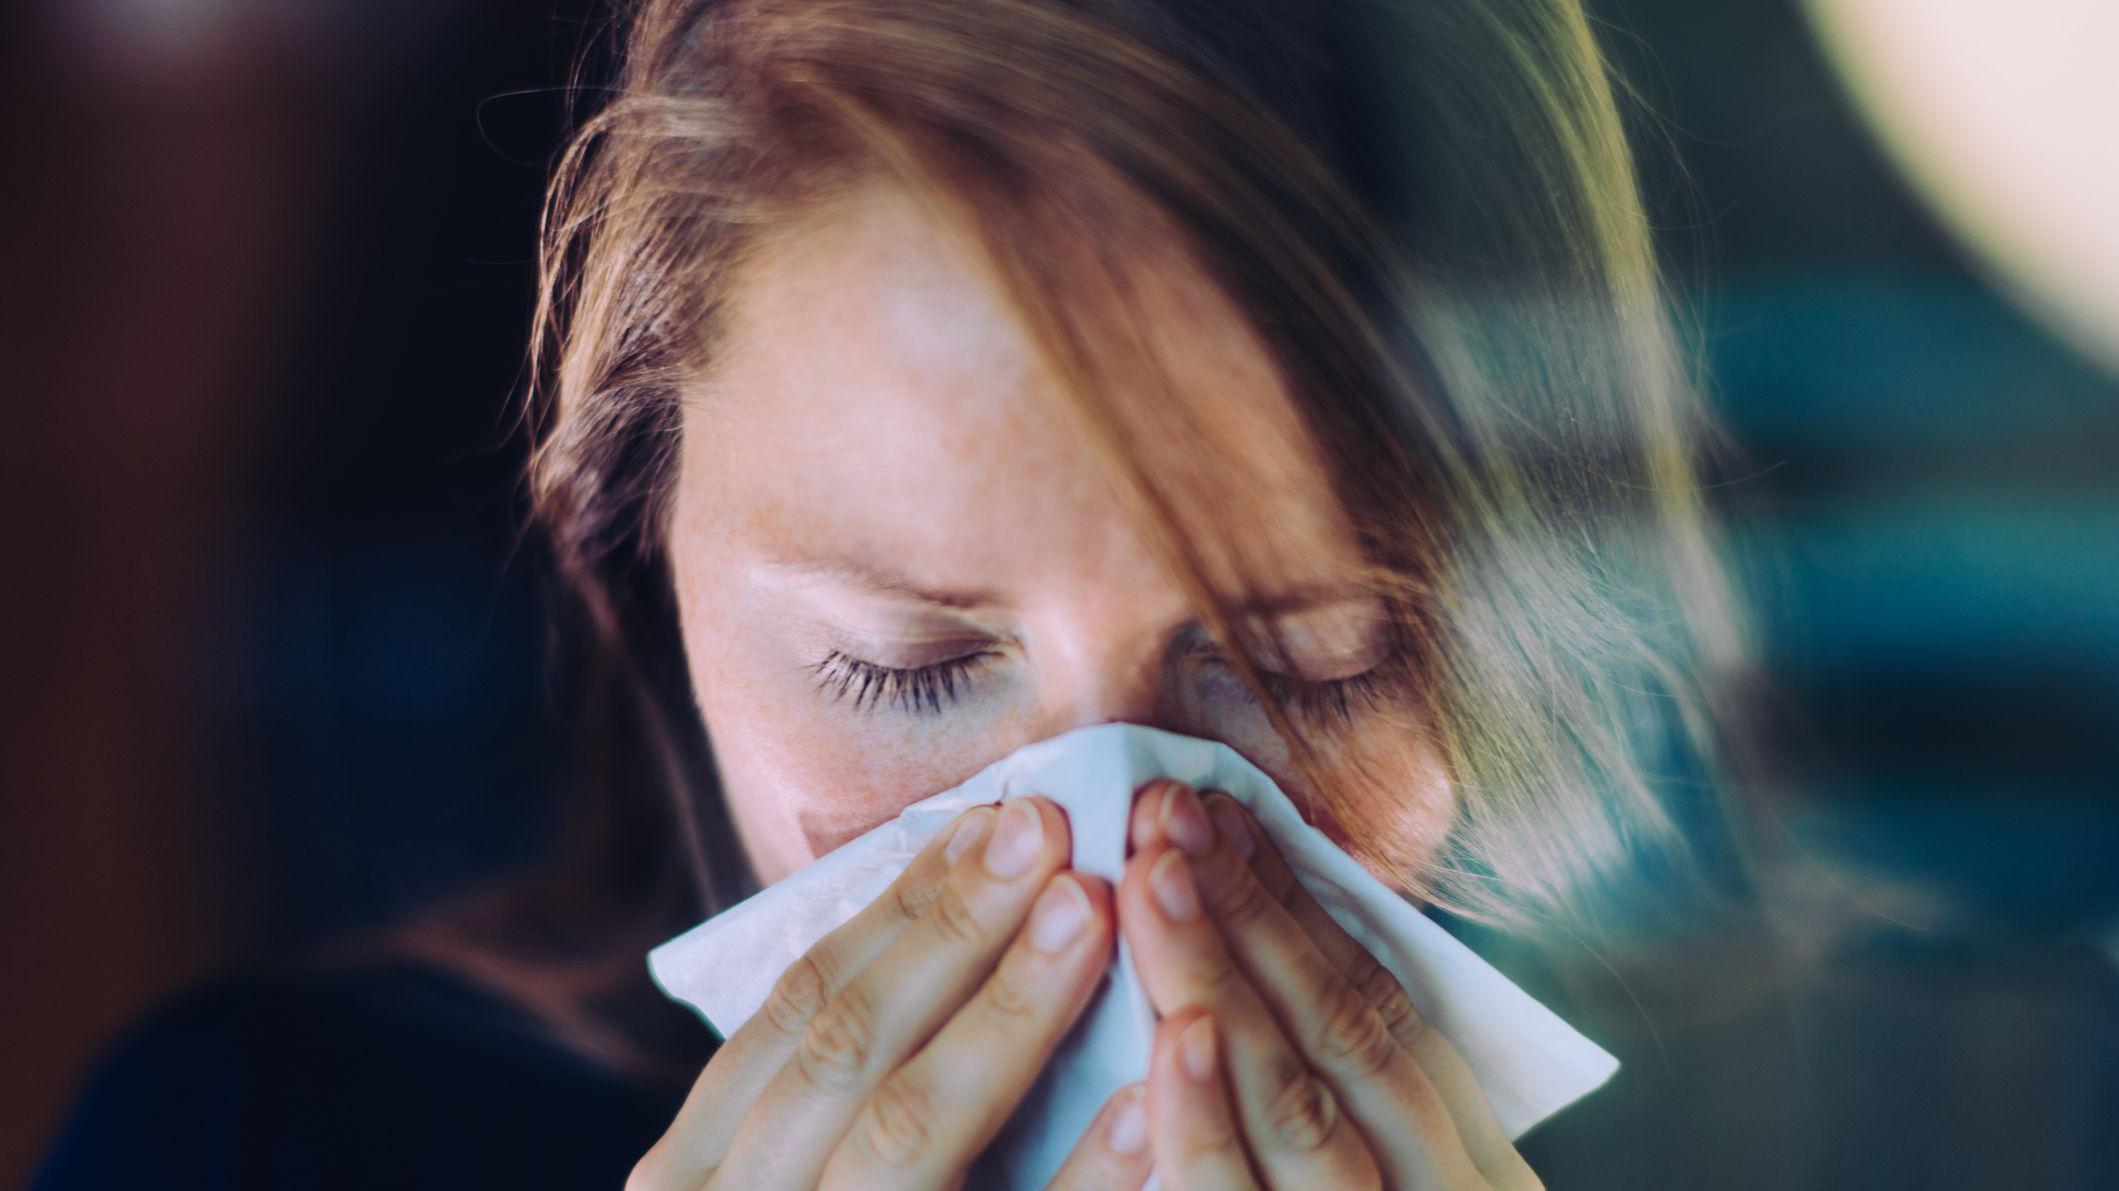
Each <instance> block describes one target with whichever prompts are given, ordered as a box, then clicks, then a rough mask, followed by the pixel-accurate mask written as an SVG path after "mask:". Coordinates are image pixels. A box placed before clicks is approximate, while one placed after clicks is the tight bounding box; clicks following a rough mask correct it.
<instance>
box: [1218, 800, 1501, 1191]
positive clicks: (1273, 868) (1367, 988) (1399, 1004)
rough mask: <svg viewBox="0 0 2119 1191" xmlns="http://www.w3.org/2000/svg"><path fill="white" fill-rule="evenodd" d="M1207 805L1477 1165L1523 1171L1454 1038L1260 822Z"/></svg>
mask: <svg viewBox="0 0 2119 1191" xmlns="http://www.w3.org/2000/svg"><path fill="white" fill-rule="evenodd" d="M1206 802H1207V807H1208V811H1209V820H1210V822H1211V823H1212V824H1213V825H1214V828H1215V833H1216V835H1217V836H1219V837H1226V838H1228V839H1230V840H1233V841H1235V843H1236V846H1237V850H1238V851H1239V852H1241V851H1243V849H1244V845H1245V844H1246V843H1248V845H1249V856H1248V861H1249V864H1248V868H1249V870H1250V874H1251V876H1252V877H1253V878H1254V879H1256V881H1257V882H1258V884H1259V886H1260V887H1261V888H1263V889H1264V890H1265V892H1266V894H1267V895H1268V896H1269V897H1270V899H1271V900H1272V901H1273V902H1274V903H1275V904H1277V905H1278V906H1280V907H1281V909H1283V910H1285V911H1286V912H1287V914H1288V915H1289V917H1290V918H1292V919H1293V920H1294V923H1295V926H1296V929H1297V930H1298V931H1300V933H1301V934H1302V935H1303V937H1305V938H1307V939H1309V940H1310V941H1311V943H1312V944H1313V945H1315V946H1316V948H1317V950H1318V951H1319V952H1320V953H1322V954H1323V955H1324V957H1325V959H1326V961H1327V962H1329V963H1330V964H1331V965H1332V966H1334V967H1336V968H1337V969H1338V970H1339V973H1340V975H1341V977H1342V978H1344V979H1345V981H1346V982H1347V984H1349V985H1350V986H1352V987H1353V988H1354V989H1355V990H1356V991H1358V992H1360V993H1361V995H1362V996H1363V997H1365V998H1366V999H1367V1000H1368V1002H1369V1003H1370V1004H1372V1005H1374V1006H1375V1007H1376V1011H1377V1013H1379V1014H1381V1015H1382V1018H1383V1024H1384V1025H1385V1027H1386V1028H1388V1029H1389V1031H1390V1034H1391V1037H1392V1039H1394V1040H1395V1041H1396V1042H1397V1044H1398V1046H1399V1048H1400V1049H1402V1050H1404V1051H1405V1052H1406V1053H1407V1054H1409V1055H1411V1056H1412V1057H1413V1061H1414V1062H1416V1063H1418V1064H1419V1065H1420V1069H1421V1070H1422V1071H1424V1072H1426V1073H1427V1078H1428V1080H1429V1082H1430V1083H1432V1084H1433V1085H1434V1087H1435V1090H1436V1092H1437V1093H1439V1094H1440V1095H1441V1097H1442V1102H1443V1104H1444V1105H1445V1106H1447V1107H1448V1109H1449V1114H1450V1118H1451V1119H1452V1120H1453V1121H1455V1122H1456V1126H1457V1132H1458V1134H1459V1136H1460V1137H1462V1138H1463V1141H1464V1147H1465V1149H1466V1151H1467V1152H1468V1153H1470V1154H1471V1156H1472V1160H1473V1161H1474V1162H1475V1163H1477V1165H1478V1166H1479V1168H1480V1169H1481V1170H1483V1171H1486V1172H1487V1174H1488V1175H1489V1176H1490V1177H1498V1176H1500V1175H1502V1174H1503V1173H1505V1172H1508V1171H1510V1170H1513V1169H1515V1168H1517V1167H1522V1166H1523V1160H1522V1158H1521V1157H1520V1156H1518V1155H1517V1153H1516V1149H1515V1146H1514V1145H1513V1144H1511V1143H1510V1142H1509V1140H1508V1135H1507V1134H1506V1133H1504V1132H1502V1130H1501V1125H1500V1122H1498V1121H1496V1120H1495V1119H1494V1113H1493V1108H1492V1106H1491V1105H1489V1104H1488V1103H1487V1100H1486V1092H1485V1090H1484V1089H1482V1088H1481V1087H1480V1086H1479V1080H1478V1077H1477V1076H1475V1075H1473V1074H1472V1070H1471V1068H1470V1066H1468V1065H1467V1064H1466V1063H1465V1062H1464V1057H1463V1056H1462V1055H1460V1054H1458V1053H1457V1048H1456V1047H1454V1046H1452V1045H1450V1042H1449V1039H1447V1038H1445V1037H1443V1036H1442V1032H1441V1031H1439V1030H1437V1029H1435V1028H1434V1027H1433V1026H1432V1025H1431V1024H1430V1023H1429V1022H1428V1020H1427V1018H1426V1017H1425V1016H1424V1015H1423V1014H1422V1013H1421V1012H1420V1011H1419V1009H1418V1008H1416V1007H1415V1006H1414V1005H1413V1001H1412V998H1411V997H1409V996H1407V995H1406V992H1405V988H1404V986H1403V985H1401V984H1399V983H1398V978H1397V977H1396V976H1393V975H1391V972H1390V969H1388V968H1386V967H1384V966H1383V965H1382V964H1381V963H1379V962H1377V960H1376V957H1375V956H1373V955H1371V954H1370V953H1369V951H1368V949H1367V948H1366V947H1363V946H1362V945H1361V944H1360V942H1358V941H1357V940H1356V939H1355V938H1354V937H1353V936H1352V935H1350V934H1348V933H1347V932H1346V929H1345V928H1344V927H1342V926H1340V925H1339V923H1338V921H1337V920H1336V919H1334V918H1333V917H1332V916H1331V915H1330V914H1328V913H1326V912H1325V909H1324V907H1323V906H1321V905H1319V904H1318V902H1317V899H1316V898H1314V897H1312V896H1310V893H1309V891H1308V890H1306V889H1304V888H1303V887H1302V882H1300V881H1298V880H1297V879H1296V878H1295V873H1294V870H1293V869H1291V868H1289V867H1288V863H1287V860H1286V858H1285V857H1283V856H1282V855H1281V854H1280V849H1279V848H1278V847H1276V846H1274V844H1273V841H1272V840H1271V838H1269V837H1268V836H1267V835H1266V833H1265V831H1264V830H1263V829H1262V828H1260V827H1259V825H1258V820H1257V817H1256V816H1254V815H1252V814H1251V812H1250V811H1249V810H1248V809H1247V808H1245V807H1244V806H1243V805H1242V804H1240V803H1238V802H1237V801H1236V800H1235V799H1234V798H1231V797H1229V796H1228V795H1227V794H1221V793H1212V794H1209V795H1208V797H1207V800H1206ZM1525 1169H1527V1168H1525Z"/></svg>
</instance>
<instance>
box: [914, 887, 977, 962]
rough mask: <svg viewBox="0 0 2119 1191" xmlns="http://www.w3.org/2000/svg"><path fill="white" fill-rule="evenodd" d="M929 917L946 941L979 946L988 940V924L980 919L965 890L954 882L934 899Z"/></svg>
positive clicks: (972, 946) (928, 912)
mask: <svg viewBox="0 0 2119 1191" xmlns="http://www.w3.org/2000/svg"><path fill="white" fill-rule="evenodd" d="M927 918H928V919H929V921H931V922H932V924H933V927H934V930H935V933H937V934H939V935H940V936H941V937H942V939H943V941H944V942H948V943H953V944H956V945H958V946H962V947H969V948H977V947H979V946H981V945H983V944H984V943H985V941H986V924H985V923H983V922H980V921H979V916H978V913H977V911H975V910H973V909H972V908H971V901H970V899H969V898H967V897H965V896H964V891H963V890H962V889H959V888H957V887H956V886H955V885H953V884H952V885H949V886H947V887H945V888H944V889H943V890H942V892H941V893H940V894H939V895H938V896H937V897H936V898H935V899H934V905H933V906H931V907H929V909H928V911H927Z"/></svg>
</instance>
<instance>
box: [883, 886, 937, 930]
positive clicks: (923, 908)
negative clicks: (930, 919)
mask: <svg viewBox="0 0 2119 1191" xmlns="http://www.w3.org/2000/svg"><path fill="white" fill-rule="evenodd" d="M934 897H935V891H934V887H933V885H931V884H928V883H924V882H910V881H897V882H893V883H892V884H891V886H890V917H891V919H892V921H894V922H897V923H901V924H902V923H907V922H911V921H913V920H915V919H917V918H918V917H919V916H920V915H922V914H925V913H926V912H927V907H929V906H931V905H933V904H934Z"/></svg>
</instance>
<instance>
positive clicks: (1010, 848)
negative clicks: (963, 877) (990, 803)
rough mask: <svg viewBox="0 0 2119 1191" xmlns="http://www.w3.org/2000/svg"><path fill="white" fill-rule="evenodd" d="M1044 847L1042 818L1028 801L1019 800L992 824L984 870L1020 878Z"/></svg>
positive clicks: (1003, 811) (1001, 875)
mask: <svg viewBox="0 0 2119 1191" xmlns="http://www.w3.org/2000/svg"><path fill="white" fill-rule="evenodd" d="M1044 846H1045V819H1044V816H1042V815H1040V814H1038V813H1037V807H1036V806H1035V805H1033V804H1032V803H1031V802H1030V800H1029V799H1027V798H1018V799H1016V800H1015V801H1013V802H1011V803H1008V804H1007V805H1006V806H1003V807H1002V808H1001V814H1000V820H999V822H997V823H995V824H994V825H993V838H991V839H989V840H987V841H986V871H987V872H989V873H992V874H993V875H994V876H996V877H1000V878H1001V879H1003V880H1006V879H1008V878H1011V877H1020V876H1022V875H1023V874H1024V873H1025V872H1026V871H1028V870H1029V868H1030V862H1031V861H1033V860H1036V859H1037V854H1038V850H1039V849H1041V848H1043V847H1044Z"/></svg>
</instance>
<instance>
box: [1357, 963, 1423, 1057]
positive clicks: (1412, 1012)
mask: <svg viewBox="0 0 2119 1191" xmlns="http://www.w3.org/2000/svg"><path fill="white" fill-rule="evenodd" d="M1347 982H1348V983H1349V984H1351V985H1352V986H1353V987H1354V988H1355V989H1356V990H1357V991H1358V992H1360V994H1361V996H1362V998H1363V999H1364V1000H1366V1001H1367V1002H1368V1003H1369V1004H1370V1005H1373V1006H1375V1009H1376V1016H1377V1017H1378V1018H1380V1019H1381V1020H1382V1022H1383V1028H1384V1030H1385V1031H1386V1032H1388V1033H1389V1034H1390V1036H1391V1038H1392V1040H1393V1041H1395V1042H1396V1043H1397V1044H1398V1045H1399V1046H1402V1047H1405V1048H1407V1049H1411V1048H1412V1046H1413V1044H1414V1043H1416V1042H1418V1041H1419V1040H1420V1039H1421V1038H1422V1037H1423V1036H1425V1035H1426V1033H1427V1031H1428V1024H1427V1019H1426V1018H1425V1017H1422V1016H1421V1015H1420V1011H1419V1010H1417V1009H1415V1008H1413V999H1412V998H1411V997H1408V996H1406V995H1405V989H1404V987H1403V986H1401V985H1400V984H1399V983H1398V978H1397V977H1396V976H1393V975H1391V973H1390V969H1388V968H1386V967H1384V966H1383V965H1382V964H1380V963H1377V962H1376V957H1374V956H1372V955H1370V954H1369V953H1367V952H1366V951H1364V952H1362V953H1361V954H1360V956H1359V957H1357V958H1356V959H1355V960H1354V963H1353V965H1352V967H1351V968H1350V969H1349V970H1348V972H1347Z"/></svg>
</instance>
